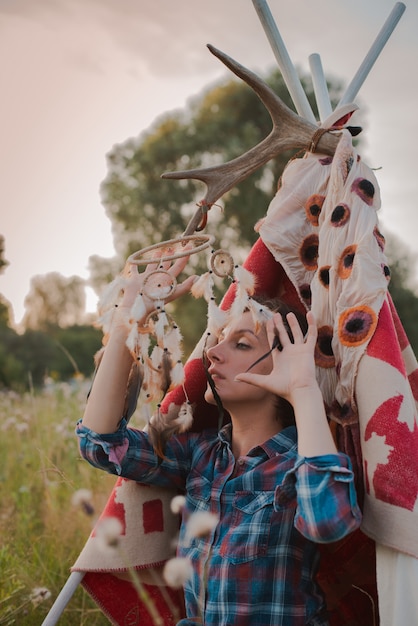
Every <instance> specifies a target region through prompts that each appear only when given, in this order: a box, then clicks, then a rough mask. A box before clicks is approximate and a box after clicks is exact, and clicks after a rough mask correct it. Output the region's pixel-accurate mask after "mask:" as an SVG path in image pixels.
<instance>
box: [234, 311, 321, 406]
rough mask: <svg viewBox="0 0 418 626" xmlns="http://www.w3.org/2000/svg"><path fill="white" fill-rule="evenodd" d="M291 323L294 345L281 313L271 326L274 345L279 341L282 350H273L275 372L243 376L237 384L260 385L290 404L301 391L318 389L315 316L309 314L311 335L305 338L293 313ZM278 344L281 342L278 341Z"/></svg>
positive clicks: (270, 338) (269, 330) (288, 317)
mask: <svg viewBox="0 0 418 626" xmlns="http://www.w3.org/2000/svg"><path fill="white" fill-rule="evenodd" d="M286 319H287V322H288V324H289V327H290V330H291V331H292V335H293V339H294V341H293V342H292V341H291V340H290V338H289V335H288V333H287V331H286V328H285V326H284V323H283V319H282V316H281V315H280V313H276V314H275V315H274V317H273V318H272V319H271V320H269V322H268V323H267V335H268V338H269V343H270V345H273V342H274V340H275V338H277V337H278V339H279V342H280V343H279V345H278V348H275V349H273V350H272V359H273V368H272V370H271V372H270V374H267V375H265V374H252V373H250V372H248V373H243V374H239V375H238V376H237V377H236V380H240V381H242V382H246V383H250V384H252V385H257V386H258V387H262V388H263V389H266V391H270V392H272V393H274V394H276V395H278V396H280V397H282V398H285V399H286V400H289V401H290V402H291V401H292V396H293V394H294V393H295V392H297V391H298V390H300V389H306V388H317V386H318V384H317V381H316V375H315V361H314V350H315V345H316V340H317V335H318V331H317V326H316V322H315V318H314V315H313V313H312V312H308V313H307V315H306V320H307V322H308V332H307V334H306V337H304V336H303V333H302V329H301V327H300V325H299V322H298V320H297V318H296V316H295V315H294V314H293V313H289V314H288V315H287V318H286ZM276 341H277V339H276Z"/></svg>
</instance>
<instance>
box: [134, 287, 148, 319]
mask: <svg viewBox="0 0 418 626" xmlns="http://www.w3.org/2000/svg"><path fill="white" fill-rule="evenodd" d="M146 314H147V309H146V307H145V302H144V298H143V297H142V294H140V293H139V294H138V295H137V297H136V298H135V302H134V303H133V305H132V308H131V317H132V319H133V320H135V322H138V321H139V320H142V319H143V318H144V317H145V316H146Z"/></svg>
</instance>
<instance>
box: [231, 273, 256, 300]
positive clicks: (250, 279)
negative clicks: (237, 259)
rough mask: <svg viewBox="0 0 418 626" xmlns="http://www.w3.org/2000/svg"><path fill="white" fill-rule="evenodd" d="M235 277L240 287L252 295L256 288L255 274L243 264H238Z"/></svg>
mask: <svg viewBox="0 0 418 626" xmlns="http://www.w3.org/2000/svg"><path fill="white" fill-rule="evenodd" d="M234 278H235V280H236V281H237V283H238V285H239V287H240V288H242V289H245V291H246V292H247V293H248V294H249V295H250V296H252V295H253V293H254V290H255V276H254V274H252V273H251V272H249V271H248V270H246V269H245V268H244V267H242V265H236V266H235V268H234Z"/></svg>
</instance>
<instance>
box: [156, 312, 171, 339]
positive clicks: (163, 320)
mask: <svg viewBox="0 0 418 626" xmlns="http://www.w3.org/2000/svg"><path fill="white" fill-rule="evenodd" d="M166 326H168V318H167V314H166V312H165V310H164V308H163V307H161V310H160V311H158V315H157V321H156V322H155V323H154V333H155V336H156V337H157V341H158V342H162V341H163V338H164V331H165V328H166Z"/></svg>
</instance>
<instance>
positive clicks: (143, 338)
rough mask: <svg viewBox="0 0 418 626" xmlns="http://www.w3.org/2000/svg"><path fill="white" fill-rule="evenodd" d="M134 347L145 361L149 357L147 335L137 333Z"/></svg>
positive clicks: (148, 339) (148, 337)
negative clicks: (135, 346)
mask: <svg viewBox="0 0 418 626" xmlns="http://www.w3.org/2000/svg"><path fill="white" fill-rule="evenodd" d="M137 334H138V336H137V340H136V345H137V348H138V352H139V354H140V355H141V356H142V358H143V359H144V360H145V359H146V358H147V357H148V355H149V349H150V345H151V338H150V336H149V333H137Z"/></svg>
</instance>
